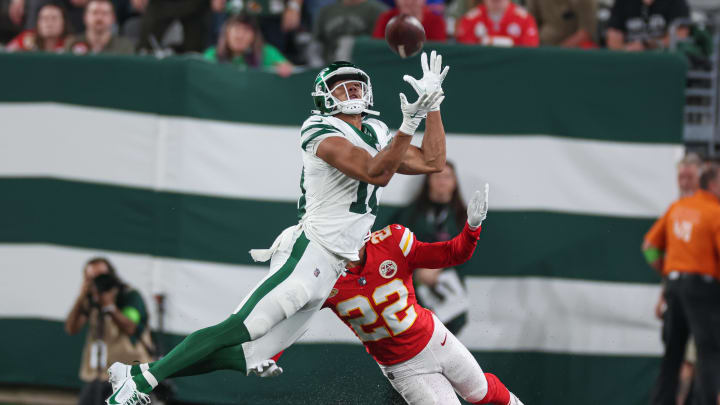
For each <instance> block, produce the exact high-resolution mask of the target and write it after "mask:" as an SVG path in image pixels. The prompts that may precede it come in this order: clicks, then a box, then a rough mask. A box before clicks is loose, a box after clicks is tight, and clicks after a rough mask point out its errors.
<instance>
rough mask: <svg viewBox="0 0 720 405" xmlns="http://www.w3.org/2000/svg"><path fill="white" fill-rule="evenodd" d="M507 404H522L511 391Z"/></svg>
mask: <svg viewBox="0 0 720 405" xmlns="http://www.w3.org/2000/svg"><path fill="white" fill-rule="evenodd" d="M508 405H524V404H523V403H522V402H521V401H520V399H519V398H518V397H516V396H515V394H513V393H512V392H511V393H510V402H509V403H508Z"/></svg>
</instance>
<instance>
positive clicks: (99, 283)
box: [65, 257, 152, 405]
mask: <svg viewBox="0 0 720 405" xmlns="http://www.w3.org/2000/svg"><path fill="white" fill-rule="evenodd" d="M86 323H87V324H88V333H87V338H86V341H85V346H84V348H83V354H82V361H81V363H80V379H81V380H82V381H84V382H85V385H84V386H83V388H82V390H81V391H80V396H79V398H78V404H80V405H84V404H88V405H90V404H92V405H97V404H101V403H103V401H104V400H105V398H107V397H108V396H109V395H110V394H111V393H112V389H111V387H110V383H108V375H107V372H106V370H107V368H108V366H109V365H110V364H112V363H113V362H116V361H119V362H123V363H130V364H131V363H133V362H135V361H139V362H140V363H147V362H149V361H151V360H152V359H151V351H152V339H151V337H150V329H149V328H148V314H147V311H146V309H145V302H144V301H143V299H142V297H141V296H140V293H139V292H138V291H137V290H135V289H133V288H131V287H129V286H128V285H127V284H125V283H123V282H122V280H120V278H119V277H118V276H117V274H116V272H115V268H114V267H113V266H112V264H110V262H109V261H108V260H107V259H105V258H101V257H98V258H93V259H91V260H90V261H88V262H87V264H86V265H85V268H84V270H83V283H82V287H81V288H80V294H79V295H78V297H77V299H76V300H75V304H74V305H73V307H72V310H71V311H70V314H69V315H68V317H67V320H66V321H65V331H66V332H67V333H68V334H69V335H74V334H76V333H78V332H80V331H81V330H82V328H83V326H84V325H85V324H86Z"/></svg>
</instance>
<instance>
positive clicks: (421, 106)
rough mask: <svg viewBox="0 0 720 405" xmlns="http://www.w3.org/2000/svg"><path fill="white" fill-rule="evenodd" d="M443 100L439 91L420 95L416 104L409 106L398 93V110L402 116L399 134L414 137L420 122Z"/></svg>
mask: <svg viewBox="0 0 720 405" xmlns="http://www.w3.org/2000/svg"><path fill="white" fill-rule="evenodd" d="M444 98H445V96H443V95H442V92H441V91H435V92H433V93H429V94H422V95H420V97H419V98H418V99H417V101H416V102H414V103H412V104H410V103H408V101H407V97H405V94H403V93H400V110H401V111H402V114H403V121H402V125H400V132H402V133H404V134H407V135H410V136H412V135H415V131H416V130H417V127H418V126H419V125H420V121H422V119H423V118H425V117H426V116H427V113H428V111H430V110H431V109H432V107H433V106H434V105H436V104H438V103H442V100H443V99H444Z"/></svg>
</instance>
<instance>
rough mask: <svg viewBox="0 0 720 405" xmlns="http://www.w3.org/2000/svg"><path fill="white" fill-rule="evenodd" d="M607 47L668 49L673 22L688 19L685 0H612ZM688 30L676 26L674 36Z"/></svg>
mask: <svg viewBox="0 0 720 405" xmlns="http://www.w3.org/2000/svg"><path fill="white" fill-rule="evenodd" d="M610 13H611V14H610V22H609V28H608V30H607V47H608V48H610V49H616V50H626V51H644V50H648V49H656V48H667V47H668V44H669V42H670V31H669V30H670V27H671V26H672V24H673V23H678V22H681V21H685V22H687V20H688V19H689V16H690V9H689V7H688V4H687V1H686V0H615V4H613V7H612V10H611V12H610ZM688 34H689V29H688V28H687V27H685V26H678V28H677V31H676V36H677V38H687V36H688Z"/></svg>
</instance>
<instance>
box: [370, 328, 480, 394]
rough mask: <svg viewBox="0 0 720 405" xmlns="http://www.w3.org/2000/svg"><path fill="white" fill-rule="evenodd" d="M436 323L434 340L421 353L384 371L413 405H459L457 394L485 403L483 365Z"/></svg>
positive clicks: (384, 367) (397, 389) (393, 384)
mask: <svg viewBox="0 0 720 405" xmlns="http://www.w3.org/2000/svg"><path fill="white" fill-rule="evenodd" d="M433 321H434V323H435V326H434V331H433V335H432V338H430V341H429V342H428V344H427V345H426V346H425V348H424V349H423V350H422V351H421V352H420V353H418V354H417V355H416V356H415V357H413V358H412V359H410V360H408V361H405V362H402V363H398V364H394V365H392V366H383V365H382V364H381V365H380V369H381V370H382V372H383V374H385V377H387V379H388V380H390V384H392V386H393V387H394V388H395V390H396V391H397V392H399V393H400V395H402V397H403V398H404V399H405V401H407V403H408V404H410V405H450V404H458V405H459V404H460V401H459V400H458V397H457V395H456V394H455V393H456V392H457V393H458V394H459V395H460V396H461V397H463V399H465V400H466V401H468V402H478V401H481V400H482V399H483V398H485V395H486V394H487V391H488V385H487V380H486V379H485V374H484V373H483V371H482V369H481V368H480V365H479V364H478V362H477V361H476V360H475V357H473V355H472V354H471V353H470V351H469V350H468V349H467V348H466V347H465V346H464V345H463V344H462V343H460V341H459V340H458V339H457V338H456V337H455V335H453V334H452V333H451V332H450V331H449V330H447V328H446V327H445V325H443V323H442V322H440V320H439V319H438V318H437V317H436V316H435V315H433Z"/></svg>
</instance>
